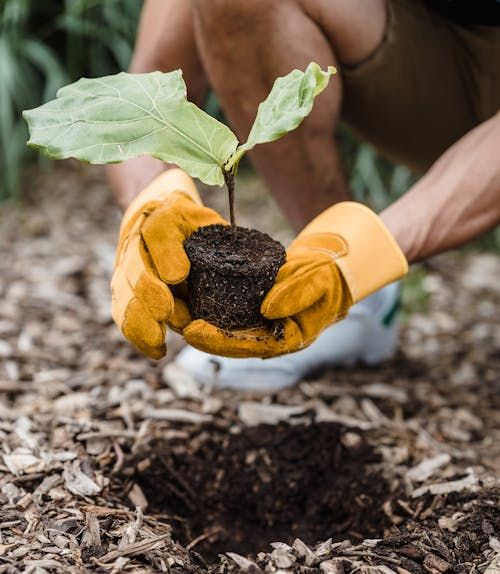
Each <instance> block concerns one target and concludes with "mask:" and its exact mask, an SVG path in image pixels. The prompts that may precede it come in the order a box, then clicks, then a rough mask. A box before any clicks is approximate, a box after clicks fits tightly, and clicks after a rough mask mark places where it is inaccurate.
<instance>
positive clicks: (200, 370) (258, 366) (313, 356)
mask: <svg viewBox="0 0 500 574" xmlns="http://www.w3.org/2000/svg"><path fill="white" fill-rule="evenodd" d="M398 294H399V282H395V283H391V284H390V285H387V286H386V287H384V288H383V289H381V290H379V291H377V292H376V293H374V294H373V295H370V297H368V298H367V299H364V300H363V301H360V302H359V303H357V304H356V305H353V306H352V307H351V310H350V312H349V315H348V316H347V318H346V319H344V320H343V321H340V322H339V323H336V324H335V325H332V326H331V327H328V328H327V329H325V330H324V331H323V333H321V335H320V336H319V337H318V338H317V339H316V341H314V343H312V344H311V345H309V347H306V348H305V349H303V350H301V351H298V352H296V353H290V354H288V355H281V356H280V357H274V358H272V359H255V358H250V359H232V358H228V357H219V356H217V355H210V354H209V353H204V352H202V351H198V350H197V349H194V348H193V347H189V346H188V347H185V348H184V349H183V350H182V351H181V352H180V353H179V354H178V355H177V357H176V359H175V364H176V365H177V366H178V367H180V368H181V369H183V370H184V371H186V372H187V373H188V374H190V375H191V376H192V377H193V378H194V379H196V380H197V381H198V382H199V383H200V384H203V385H213V386H214V387H218V388H230V389H235V390H240V391H276V390H279V389H283V388H285V387H290V386H292V385H294V384H296V383H298V382H299V381H301V380H303V379H304V377H306V376H307V375H308V374H310V373H313V372H317V371H319V370H322V369H326V368H331V367H338V366H349V365H355V364H358V363H364V364H369V365H373V364H377V363H380V362H382V361H384V360H385V359H388V358H390V357H391V356H392V355H393V354H394V352H395V350H396V346H397V338H398V301H399V298H398Z"/></svg>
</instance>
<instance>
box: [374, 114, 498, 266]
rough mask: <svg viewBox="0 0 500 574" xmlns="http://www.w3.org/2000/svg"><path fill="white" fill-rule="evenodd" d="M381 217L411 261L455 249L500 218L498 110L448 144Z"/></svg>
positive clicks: (484, 230) (493, 224) (491, 226)
mask: <svg viewBox="0 0 500 574" xmlns="http://www.w3.org/2000/svg"><path fill="white" fill-rule="evenodd" d="M380 217H381V218H382V220H383V221H384V222H385V224H386V225H387V227H388V228H389V230H390V231H391V232H392V234H393V236H394V237H395V238H396V241H397V242H398V244H399V245H400V247H401V249H402V250H403V253H404V254H405V256H406V258H407V259H408V261H409V263H413V262H415V261H418V260H421V259H424V258H426V257H429V256H430V255H434V254H437V253H442V252H444V251H447V250H449V249H453V248H455V247H458V246H460V245H463V244H464V243H467V242H468V241H470V240H472V239H474V238H476V237H478V236H480V235H482V234H483V233H485V232H486V231H488V230H490V229H492V228H493V227H495V225H498V223H500V113H498V114H497V115H496V116H494V117H493V118H491V119H490V120H488V121H486V122H484V123H483V124H481V125H479V126H478V127H476V128H474V129H473V130H471V131H470V132H468V133H467V134H466V135H465V136H464V137H463V138H461V139H460V140H459V141H458V142H456V143H455V144H454V145H453V146H452V147H450V148H449V149H448V150H447V151H446V152H445V153H444V154H443V155H442V156H441V158H440V159H439V160H438V161H437V162H436V163H435V164H434V165H433V166H432V167H431V169H430V170H429V171H428V172H427V174H426V175H425V176H424V177H423V178H422V179H421V180H420V181H419V182H417V183H416V184H415V185H414V186H413V188H412V189H411V190H410V191H409V192H408V193H407V194H406V195H404V196H403V197H402V198H401V199H399V200H397V201H396V202H395V203H393V204H392V205H391V206H390V207H388V208H387V209H385V210H384V211H383V212H382V213H381V214H380Z"/></svg>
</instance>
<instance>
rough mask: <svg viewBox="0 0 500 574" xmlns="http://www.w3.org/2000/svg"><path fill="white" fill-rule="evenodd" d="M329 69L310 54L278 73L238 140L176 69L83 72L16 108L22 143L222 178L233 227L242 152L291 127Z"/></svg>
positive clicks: (88, 158)
mask: <svg viewBox="0 0 500 574" xmlns="http://www.w3.org/2000/svg"><path fill="white" fill-rule="evenodd" d="M334 73H335V68H333V67H331V66H330V67H328V69H327V70H326V71H323V70H321V68H320V67H319V66H318V64H316V63H314V62H312V63H311V64H309V66H308V67H307V69H306V70H305V72H301V71H299V70H293V71H292V72H290V73H289V74H288V75H286V76H284V77H282V78H278V79H277V80H276V81H275V83H274V85H273V87H272V89H271V92H270V93H269V95H268V97H267V98H266V99H265V101H263V102H262V103H261V104H260V105H259V108H258V111H257V116H256V118H255V122H254V124H253V126H252V129H251V131H250V134H249V136H248V140H247V141H246V142H245V143H243V144H240V143H239V142H238V139H237V137H236V136H235V134H234V133H233V132H232V131H231V130H230V129H229V128H228V127H227V126H226V125H224V124H222V123H221V122H219V121H218V120H216V119H214V118H212V117H211V116H209V115H208V114H207V113H205V112H204V111H202V110H201V109H200V108H198V107H197V106H195V105H194V104H193V103H191V102H188V101H187V98H186V85H185V83H184V80H183V78H182V71H181V70H175V71H173V72H169V73H165V74H164V73H161V72H151V73H148V74H127V73H125V72H121V73H119V74H116V75H112V76H105V77H102V78H95V79H88V78H82V79H80V80H78V81H77V82H75V83H73V84H70V85H68V86H65V87H64V88H61V89H60V90H59V91H58V93H57V97H56V99H54V100H52V101H51V102H48V103H47V104H45V105H43V106H40V107H38V108H35V109H33V110H28V111H25V112H24V113H23V117H24V118H25V119H26V121H27V122H28V125H29V129H30V140H29V141H28V145H30V146H32V147H34V148H36V149H38V150H40V151H41V152H42V153H44V154H45V155H47V156H48V157H49V158H52V159H64V158H68V157H74V158H77V159H79V160H82V161H85V162H89V163H94V164H107V163H118V162H121V161H124V160H126V159H129V158H132V157H137V156H140V155H149V156H152V157H155V158H158V159H160V160H163V161H165V162H170V163H175V164H177V165H178V166H179V167H181V168H182V169H184V170H185V171H186V172H187V173H188V174H189V175H191V176H192V177H196V178H198V179H200V180H201V181H203V182H204V183H206V184H209V185H224V183H226V185H227V187H228V192H229V206H230V219H231V226H232V229H233V233H234V232H235V229H236V225H235V220H234V176H235V174H236V172H237V170H238V164H239V162H240V160H241V158H242V157H243V155H244V154H245V153H246V152H247V151H249V150H251V149H252V148H253V147H254V146H255V145H257V144H260V143H266V142H271V141H274V140H276V139H278V138H280V137H281V136H283V135H285V134H286V133H288V132H290V131H292V130H294V129H295V128H296V127H297V126H298V125H299V124H300V123H301V122H302V120H303V119H304V118H305V117H306V116H307V115H308V114H309V113H310V111H311V109H312V106H313V101H314V98H315V97H316V96H317V95H318V94H319V93H321V92H322V91H323V90H324V89H325V88H326V86H327V85H328V81H329V79H330V76H331V75H332V74H334Z"/></svg>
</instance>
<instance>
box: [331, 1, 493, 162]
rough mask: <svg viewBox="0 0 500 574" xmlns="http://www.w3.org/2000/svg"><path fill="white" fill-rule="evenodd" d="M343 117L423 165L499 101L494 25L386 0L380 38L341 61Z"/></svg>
mask: <svg viewBox="0 0 500 574" xmlns="http://www.w3.org/2000/svg"><path fill="white" fill-rule="evenodd" d="M341 73H342V77H343V82H344V100H343V110H342V112H343V113H342V117H343V119H344V120H345V121H346V123H347V124H348V125H350V126H351V127H352V128H353V129H354V131H355V132H357V133H358V134H359V135H360V136H361V137H362V138H363V139H364V140H365V141H368V142H369V143H371V144H373V145H374V146H375V147H376V148H377V149H378V150H379V151H380V152H381V153H382V154H383V155H385V156H386V157H388V158H390V159H392V160H394V161H396V162H399V163H403V164H405V165H407V166H409V167H411V168H413V169H414V170H416V171H425V170H426V169H427V168H428V167H429V166H430V165H431V164H432V163H433V162H434V161H435V160H436V159H437V158H438V157H439V156H440V155H441V154H442V153H443V152H444V151H445V150H446V149H447V148H448V147H449V146H450V145H451V144H453V143H454V142H455V141H456V140H458V139H459V138H460V137H462V136H463V135H464V134H465V133H466V132H468V131H469V130H471V129H472V128H473V127H474V126H476V125H478V124H479V123H481V122H483V121H485V120H487V119H488V118H490V117H491V116H493V115H494V114H495V113H497V111H498V110H499V108H500V27H493V26H491V27H490V26H470V27H467V28H466V27H463V26H459V25H456V24H453V23H451V22H449V21H448V20H444V19H442V18H440V17H439V16H437V15H436V14H435V13H434V12H433V11H432V10H429V9H428V8H427V7H426V5H425V4H424V2H423V1H421V0H419V1H416V0H387V25H386V33H385V37H384V39H383V41H382V43H381V45H380V46H379V47H378V48H377V50H376V51H375V53H374V54H372V55H371V56H370V57H369V58H368V59H367V60H365V61H364V62H363V63H362V64H360V65H358V66H356V67H355V68H351V69H342V68H341Z"/></svg>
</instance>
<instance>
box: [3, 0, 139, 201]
mask: <svg viewBox="0 0 500 574" xmlns="http://www.w3.org/2000/svg"><path fill="white" fill-rule="evenodd" d="M141 5H142V2H141V0H44V1H40V0H0V199H5V198H6V197H12V196H16V195H18V194H19V193H20V189H21V174H22V168H23V166H24V165H25V164H26V162H27V161H29V159H33V157H34V154H32V152H29V150H28V148H27V147H26V141H27V139H28V130H27V125H26V122H25V121H24V120H23V119H22V118H21V112H22V110H24V109H29V108H33V107H36V106H38V105H40V104H42V103H44V102H46V101H48V100H50V99H52V98H53V97H54V96H55V93H56V91H57V89H58V88H60V87H61V86H63V85H64V84H67V83H70V82H73V81H75V80H77V79H78V78H80V77H81V76H90V77H94V76H102V75H104V74H111V73H115V72H118V71H120V70H122V69H125V68H126V67H127V66H128V63H129V60H130V56H131V53H132V44H133V38H134V36H135V31H136V26H137V22H138V18H139V13H140V9H141ZM30 155H31V157H30ZM38 161H40V160H38Z"/></svg>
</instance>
